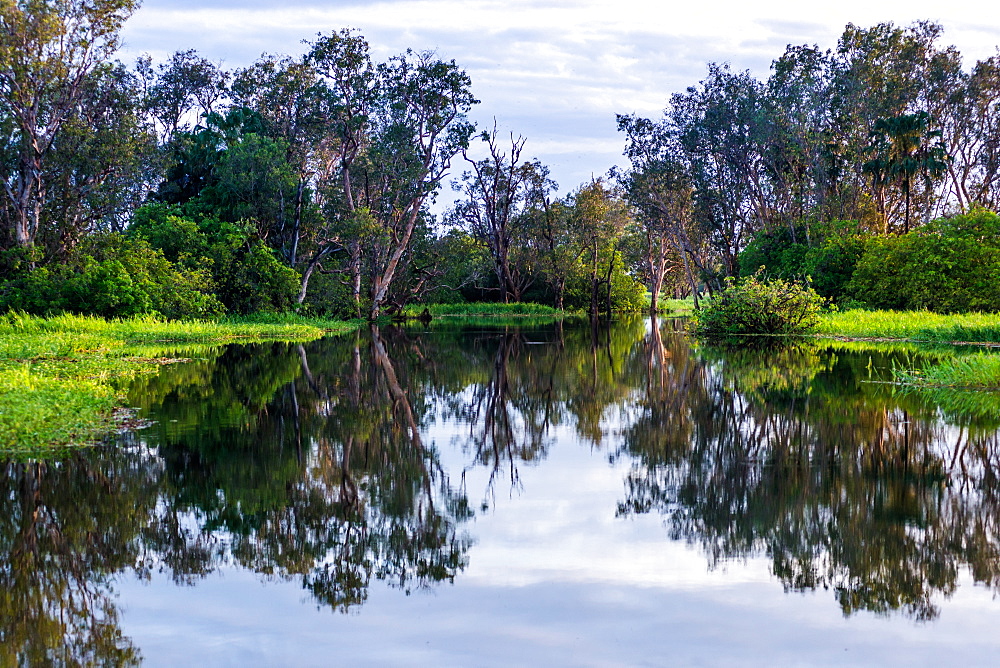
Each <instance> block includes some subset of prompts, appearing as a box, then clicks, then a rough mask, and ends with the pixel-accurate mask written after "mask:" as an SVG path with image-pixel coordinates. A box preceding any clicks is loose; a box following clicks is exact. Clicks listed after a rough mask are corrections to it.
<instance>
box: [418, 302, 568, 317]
mask: <svg viewBox="0 0 1000 668" xmlns="http://www.w3.org/2000/svg"><path fill="white" fill-rule="evenodd" d="M426 308H427V310H428V311H429V312H430V314H431V315H432V316H435V317H438V316H506V317H511V316H561V315H565V314H566V311H560V310H558V309H555V308H553V307H551V306H546V305H544V304H529V303H524V302H514V303H511V304H501V303H492V302H474V303H462V304H428V305H426ZM423 310H424V305H421V304H416V305H412V306H407V307H406V308H404V309H403V315H406V316H409V317H416V316H418V315H420V313H422V312H423Z"/></svg>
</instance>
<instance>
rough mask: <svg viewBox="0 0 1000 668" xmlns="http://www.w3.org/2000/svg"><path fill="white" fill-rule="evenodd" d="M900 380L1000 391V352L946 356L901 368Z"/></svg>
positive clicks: (896, 372)
mask: <svg viewBox="0 0 1000 668" xmlns="http://www.w3.org/2000/svg"><path fill="white" fill-rule="evenodd" d="M895 377H896V380H897V382H900V383H903V384H904V385H912V386H914V387H922V388H952V389H974V390H1000V354H996V353H974V354H970V355H961V356H957V357H951V358H945V359H943V360H941V361H939V362H937V363H935V364H932V365H930V366H927V367H925V368H923V369H897V370H896V371H895Z"/></svg>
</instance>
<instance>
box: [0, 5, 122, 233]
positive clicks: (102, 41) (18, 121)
mask: <svg viewBox="0 0 1000 668" xmlns="http://www.w3.org/2000/svg"><path fill="white" fill-rule="evenodd" d="M138 5H139V2H138V0H73V1H69V2H67V1H61V0H0V100H2V102H0V118H3V117H6V119H5V120H6V121H7V122H6V123H4V125H6V126H7V127H6V128H5V129H6V132H5V134H6V136H5V137H4V138H3V140H4V141H3V143H4V146H3V150H4V153H5V155H4V159H3V161H2V163H0V169H2V170H3V173H2V174H0V180H2V181H3V185H4V192H5V194H6V199H7V201H6V206H5V207H4V216H5V218H6V219H7V220H6V222H7V230H8V234H9V235H10V238H11V241H13V242H14V244H15V245H16V246H18V247H21V248H27V247H30V246H33V245H34V243H35V239H36V236H37V235H38V232H39V228H40V226H41V224H42V220H43V209H44V207H45V202H46V199H47V197H48V188H49V186H50V174H51V172H50V169H49V164H48V163H49V158H50V156H51V154H52V151H53V148H54V147H55V145H56V142H57V139H58V137H59V134H60V132H61V131H62V129H63V126H64V123H65V122H66V120H67V119H68V118H69V117H70V116H71V115H72V114H73V112H74V109H75V107H76V105H77V104H78V102H79V101H80V97H81V95H83V92H84V83H85V81H86V80H87V77H88V75H89V74H90V73H91V72H92V71H93V70H94V68H95V67H97V66H98V65H99V64H101V63H102V62H105V61H106V60H107V59H108V58H109V57H110V56H111V55H112V54H113V53H114V52H115V51H116V50H117V48H118V33H119V31H120V30H121V27H122V25H123V24H124V22H125V21H126V19H128V17H129V16H131V14H132V12H134V11H135V10H136V8H137V7H138Z"/></svg>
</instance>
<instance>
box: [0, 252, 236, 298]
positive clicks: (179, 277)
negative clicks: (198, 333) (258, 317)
mask: <svg viewBox="0 0 1000 668" xmlns="http://www.w3.org/2000/svg"><path fill="white" fill-rule="evenodd" d="M12 257H13V256H11V255H8V258H7V260H8V262H7V264H8V272H7V275H8V276H9V278H8V279H7V280H5V281H0V310H5V311H6V310H11V309H13V310H18V311H25V312H28V313H35V314H46V313H55V312H60V311H65V312H69V313H87V314H91V315H99V316H103V317H106V318H112V317H114V318H119V317H128V316H133V315H142V314H147V313H156V314H160V315H163V316H166V317H168V318H181V317H186V316H188V317H189V316H195V317H199V316H210V315H217V314H219V313H221V312H222V310H223V308H222V304H220V303H219V300H217V299H216V298H215V297H214V296H213V295H212V294H211V290H212V280H211V277H210V275H209V274H208V272H207V271H205V270H204V269H199V268H186V267H181V266H177V265H175V264H174V263H172V262H170V261H169V260H168V259H167V258H165V257H164V255H163V253H162V252H161V251H159V250H157V249H154V248H151V247H150V245H149V244H148V243H147V242H146V241H145V240H143V239H136V238H131V237H127V236H123V235H120V234H107V235H99V236H94V237H91V238H90V239H88V240H87V242H86V243H85V244H84V245H83V246H82V247H81V248H80V249H79V251H78V252H77V253H76V254H75V255H74V256H72V257H71V258H69V260H68V261H67V262H66V263H63V264H54V265H49V266H40V267H35V268H32V266H31V263H29V262H16V261H14V262H12V261H11V258H12Z"/></svg>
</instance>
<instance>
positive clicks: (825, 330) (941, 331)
mask: <svg viewBox="0 0 1000 668" xmlns="http://www.w3.org/2000/svg"><path fill="white" fill-rule="evenodd" d="M816 331H817V333H819V334H821V335H825V336H842V337H847V338H854V339H862V338H865V339H904V340H908V341H934V342H941V343H959V342H963V343H1000V314H993V313H990V314H984V313H960V314H953V315H942V314H940V313H931V312H929V311H860V310H856V311H842V312H839V313H826V314H823V315H822V316H821V318H820V324H819V327H818V328H817V330H816Z"/></svg>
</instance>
